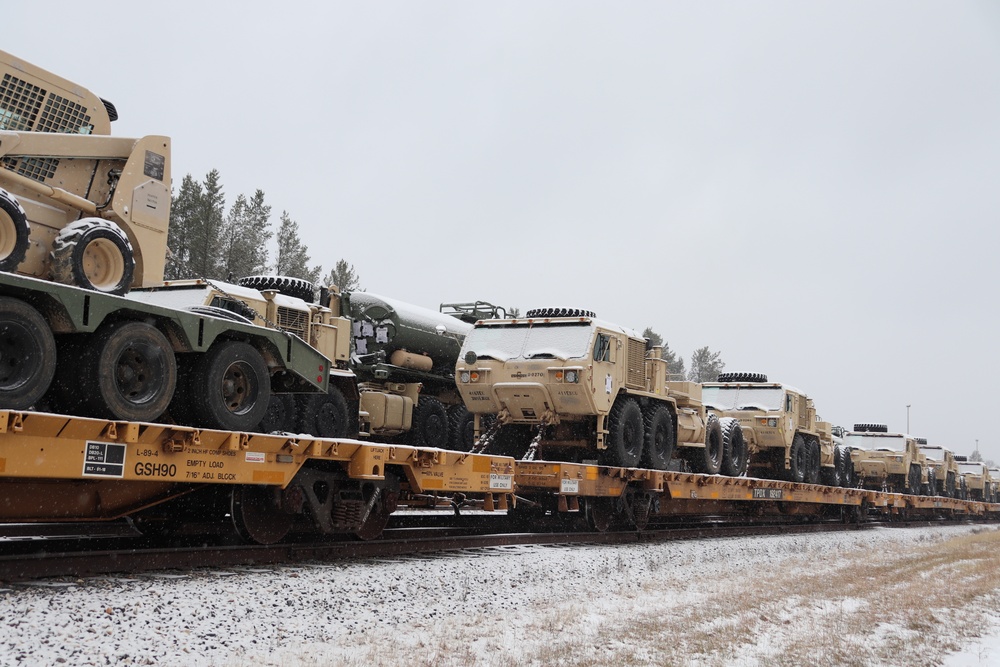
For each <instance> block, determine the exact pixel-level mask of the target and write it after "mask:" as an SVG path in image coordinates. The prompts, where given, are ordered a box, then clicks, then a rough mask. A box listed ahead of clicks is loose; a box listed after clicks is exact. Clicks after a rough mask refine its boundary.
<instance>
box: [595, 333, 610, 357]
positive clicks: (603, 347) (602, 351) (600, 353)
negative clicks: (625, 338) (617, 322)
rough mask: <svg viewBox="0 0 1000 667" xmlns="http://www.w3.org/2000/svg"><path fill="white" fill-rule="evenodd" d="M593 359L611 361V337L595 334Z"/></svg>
mask: <svg viewBox="0 0 1000 667" xmlns="http://www.w3.org/2000/svg"><path fill="white" fill-rule="evenodd" d="M594 361H611V337H610V336H608V335H607V334H601V333H599V334H597V340H596V341H594Z"/></svg>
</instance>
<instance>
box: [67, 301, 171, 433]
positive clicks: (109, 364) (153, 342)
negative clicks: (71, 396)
mask: <svg viewBox="0 0 1000 667" xmlns="http://www.w3.org/2000/svg"><path fill="white" fill-rule="evenodd" d="M74 367H75V371H76V377H77V382H76V383H75V386H76V387H79V388H80V390H81V393H82V394H83V396H84V405H85V406H86V407H85V410H86V411H87V412H88V414H90V415H91V416H94V417H103V418H106V419H121V420H124V421H137V422H144V421H154V420H156V418H157V417H159V416H160V415H162V414H163V413H164V412H165V411H166V409H167V407H168V406H169V405H170V400H171V399H172V398H173V396H174V389H175V388H176V386H177V361H176V360H175V358H174V350H173V348H172V347H171V345H170V341H168V340H167V337H166V336H164V335H163V334H162V333H161V332H160V331H159V330H158V329H157V328H156V327H154V326H151V325H149V324H146V323H145V322H125V321H123V322H112V323H109V324H104V325H102V326H101V328H100V329H98V330H97V333H96V334H95V336H94V337H93V339H92V340H91V341H90V345H88V346H87V349H86V351H85V352H84V354H83V358H82V359H80V360H78V361H77V363H75V364H74Z"/></svg>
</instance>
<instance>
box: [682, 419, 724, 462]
mask: <svg viewBox="0 0 1000 667" xmlns="http://www.w3.org/2000/svg"><path fill="white" fill-rule="evenodd" d="M722 452H723V442H722V424H721V423H719V418H718V417H716V416H715V415H709V416H708V424H707V425H706V426H705V447H704V449H702V448H701V447H699V448H697V449H692V450H691V452H690V454H689V456H690V457H691V458H690V459H689V460H690V462H691V469H692V470H694V471H695V472H700V473H703V474H705V475H718V474H719V470H720V469H721V468H722Z"/></svg>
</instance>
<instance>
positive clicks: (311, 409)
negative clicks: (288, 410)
mask: <svg viewBox="0 0 1000 667" xmlns="http://www.w3.org/2000/svg"><path fill="white" fill-rule="evenodd" d="M298 423H299V430H300V431H302V432H303V433H308V434H309V435H315V436H318V437H320V438H356V437H357V435H358V433H357V429H356V428H354V429H353V432H352V424H353V423H354V422H353V420H352V419H351V415H350V410H349V409H348V407H347V399H346V398H344V394H343V392H342V391H340V389H339V388H338V387H335V386H334V385H332V384H331V385H330V387H329V389H328V390H327V392H326V394H311V395H308V396H305V397H303V400H302V405H301V409H300V410H299V422H298Z"/></svg>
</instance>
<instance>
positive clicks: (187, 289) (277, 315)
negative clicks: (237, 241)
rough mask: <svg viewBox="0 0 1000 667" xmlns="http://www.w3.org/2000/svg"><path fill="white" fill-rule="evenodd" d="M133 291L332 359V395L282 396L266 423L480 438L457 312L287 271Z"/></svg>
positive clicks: (329, 432) (345, 432)
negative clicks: (286, 338)
mask: <svg viewBox="0 0 1000 667" xmlns="http://www.w3.org/2000/svg"><path fill="white" fill-rule="evenodd" d="M129 298H132V299H135V300H139V301H143V302H146V303H156V304H168V305H171V306H173V307H188V308H192V307H193V308H195V309H209V311H211V312H223V313H228V314H229V316H231V317H236V318H246V319H247V320H248V321H251V322H254V323H256V324H259V325H262V326H267V327H270V328H274V329H281V330H283V331H285V332H288V333H292V334H294V335H296V336H297V337H299V338H301V339H302V340H304V341H306V342H308V343H309V344H310V345H311V346H312V347H314V348H315V349H316V350H318V351H319V352H320V353H322V354H323V355H324V356H326V357H327V358H328V359H330V360H331V361H332V362H333V365H332V369H331V377H330V388H329V391H328V393H327V395H326V396H316V395H302V396H298V397H293V396H288V395H278V396H275V397H273V398H272V404H271V406H270V409H269V411H268V416H267V418H266V419H265V420H264V421H263V422H262V424H261V430H264V431H266V432H270V431H284V432H300V433H309V434H311V435H318V436H321V437H357V436H359V435H361V436H365V437H371V438H373V439H375V440H382V441H394V442H398V441H400V440H406V439H408V440H409V441H410V443H411V444H413V445H415V446H422V447H440V448H443V449H444V448H450V449H463V450H469V449H471V448H472V415H471V414H469V412H468V411H467V410H466V409H465V407H464V406H463V405H462V403H461V399H460V398H459V395H458V392H457V391H456V389H455V376H454V373H455V360H456V359H457V357H458V351H459V348H460V347H461V344H462V339H463V338H464V336H465V334H466V332H467V331H468V330H469V329H471V328H472V325H470V324H468V323H466V322H464V321H462V320H461V319H458V318H457V317H453V316H452V315H448V314H443V313H440V312H436V311H432V310H429V309H425V308H420V307H418V306H414V305H412V304H408V303H403V302H401V301H397V300H394V299H389V298H386V297H382V296H378V295H376V294H372V293H370V292H352V293H345V294H340V293H339V292H338V291H337V290H336V289H332V290H331V289H322V290H320V294H319V299H318V302H317V300H316V299H315V298H314V287H313V285H312V283H310V282H308V281H305V280H301V279H299V278H290V277H283V276H249V277H246V278H242V279H240V281H239V284H231V283H226V282H222V281H212V280H176V281H168V282H167V283H165V284H164V285H162V286H159V287H155V288H147V289H139V290H134V291H133V292H132V293H131V294H130V295H129ZM481 308H482V309H481V310H480V311H479V312H482V313H486V312H488V311H489V309H488V308H487V307H486V306H482V307H481Z"/></svg>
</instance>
